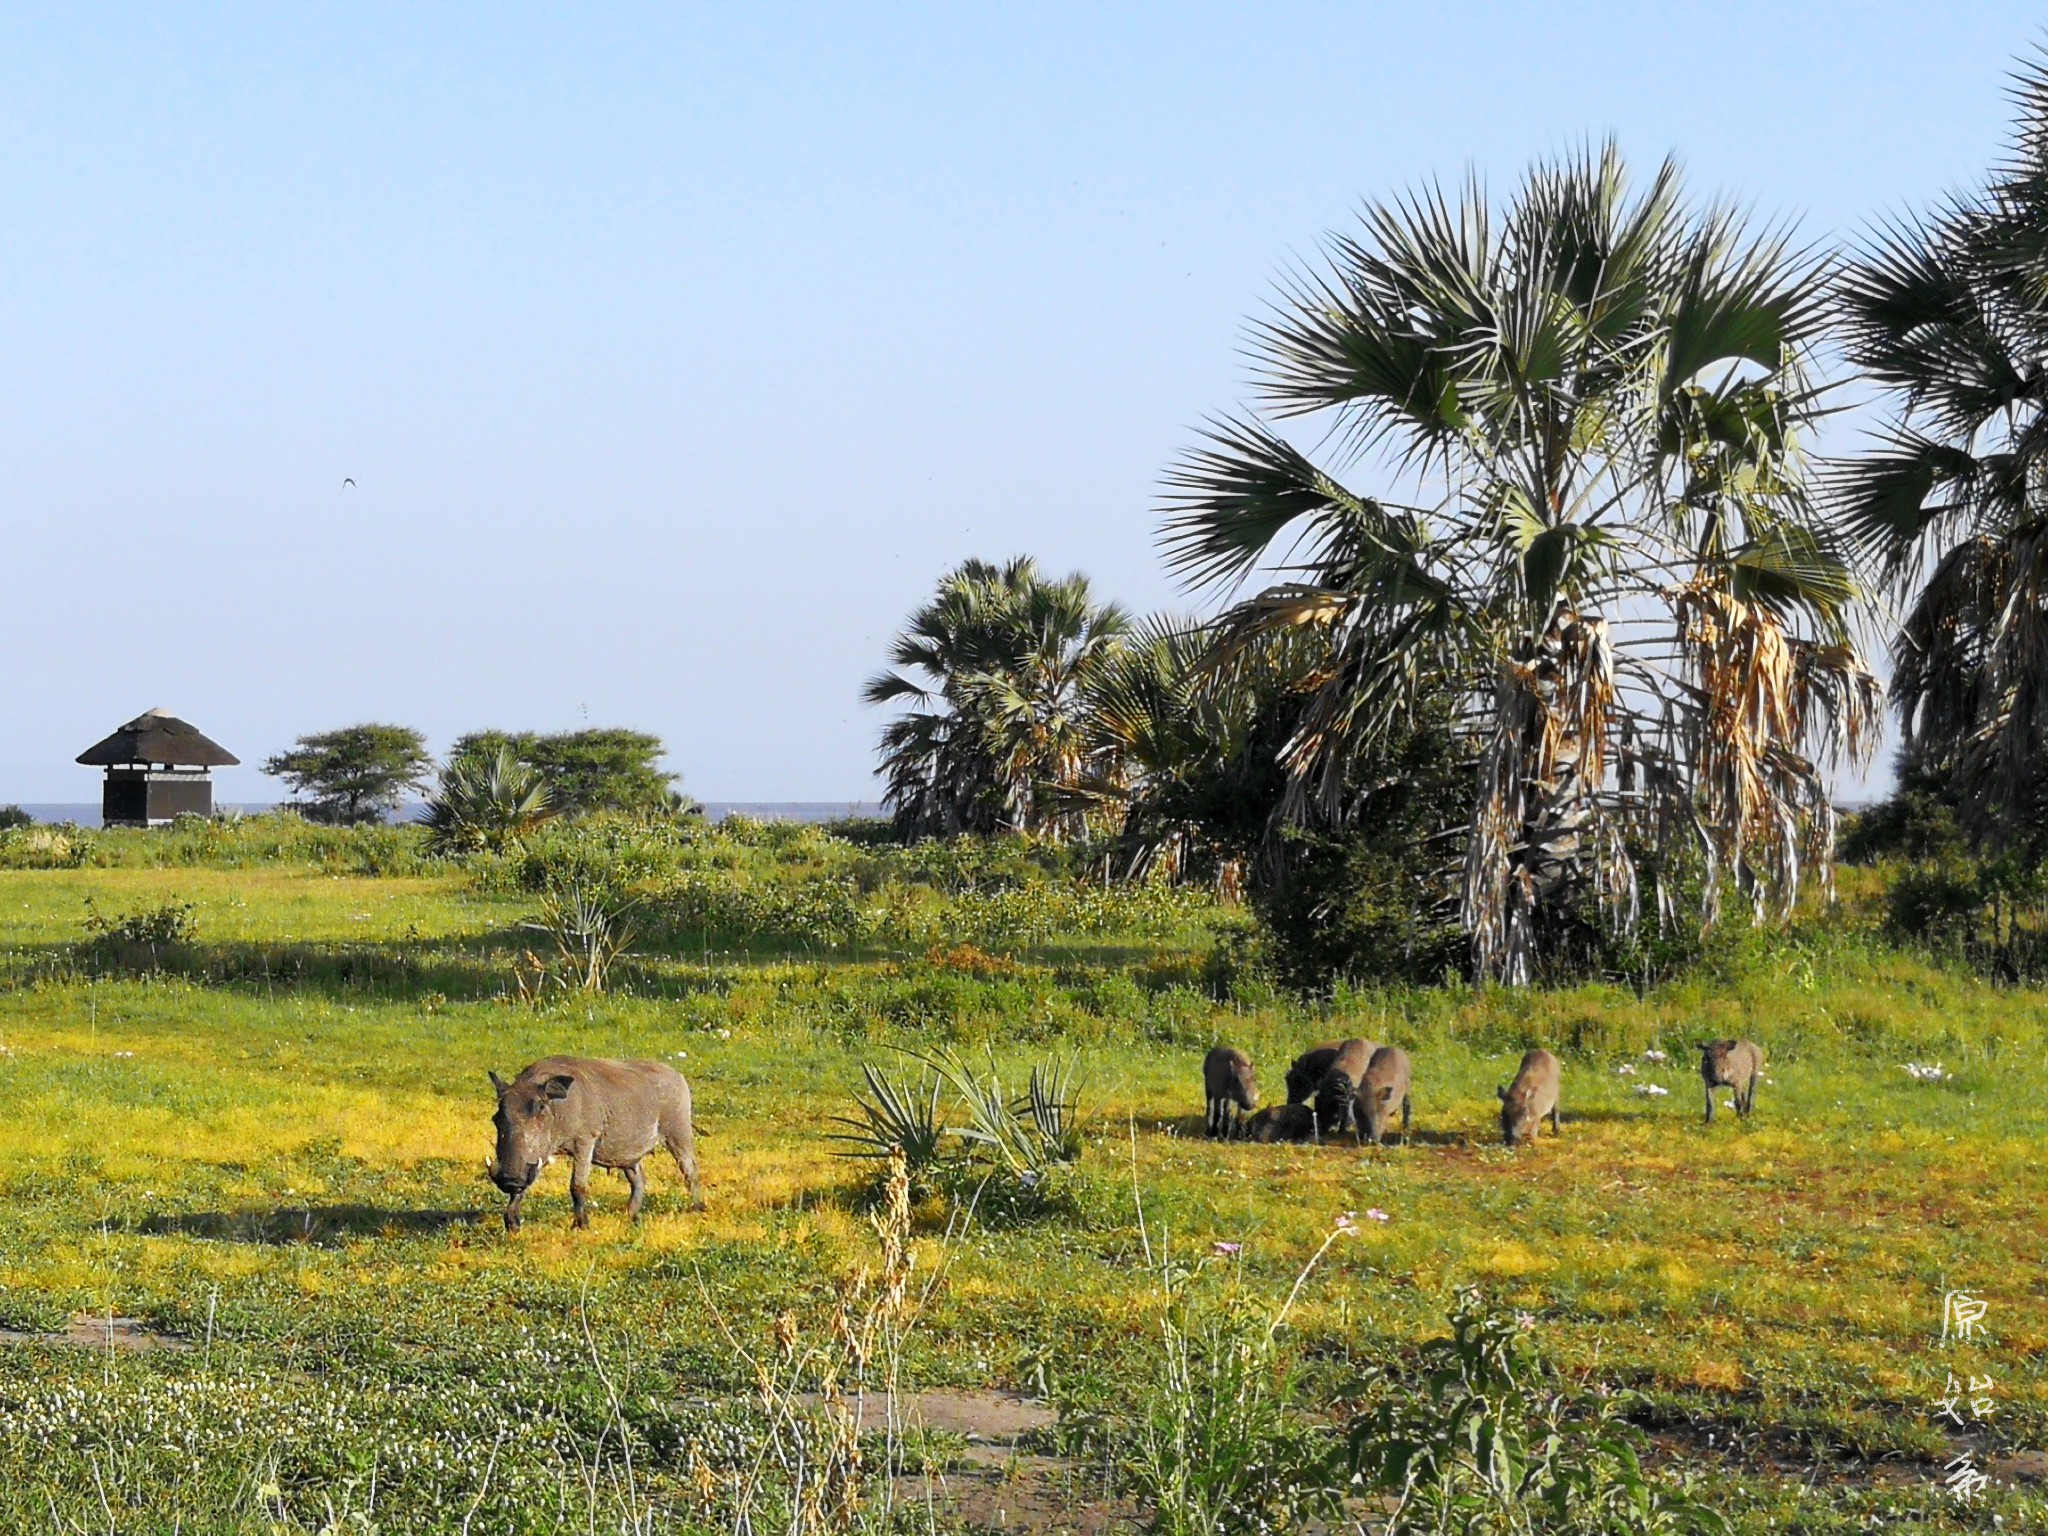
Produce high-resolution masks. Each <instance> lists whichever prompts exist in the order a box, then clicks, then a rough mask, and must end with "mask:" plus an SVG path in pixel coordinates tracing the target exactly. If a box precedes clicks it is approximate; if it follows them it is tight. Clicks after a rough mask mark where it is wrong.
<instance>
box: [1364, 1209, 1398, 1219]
mask: <svg viewBox="0 0 2048 1536" xmlns="http://www.w3.org/2000/svg"><path fill="white" fill-rule="evenodd" d="M1365 1214H1366V1215H1367V1216H1369V1217H1371V1218H1372V1219H1373V1220H1374V1221H1392V1220H1393V1219H1394V1218H1393V1217H1391V1216H1389V1215H1388V1214H1387V1213H1386V1212H1385V1211H1383V1210H1381V1209H1380V1208H1379V1207H1378V1206H1374V1207H1373V1208H1372V1209H1371V1210H1369V1211H1367V1212H1366V1213H1365Z"/></svg>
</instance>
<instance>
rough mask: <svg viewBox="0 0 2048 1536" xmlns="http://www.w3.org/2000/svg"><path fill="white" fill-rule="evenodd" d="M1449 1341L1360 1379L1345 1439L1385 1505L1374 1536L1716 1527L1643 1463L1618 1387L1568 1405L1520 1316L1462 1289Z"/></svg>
mask: <svg viewBox="0 0 2048 1536" xmlns="http://www.w3.org/2000/svg"><path fill="white" fill-rule="evenodd" d="M1450 1323H1451V1333H1450V1336H1449V1337H1448V1338H1441V1339H1434V1340H1431V1341H1430V1342H1429V1343H1427V1344H1425V1345H1423V1346H1422V1357H1421V1360H1420V1362H1419V1369H1417V1370H1414V1371H1404V1372H1401V1373H1399V1374H1398V1375H1397V1374H1396V1373H1394V1372H1392V1371H1388V1370H1381V1371H1378V1372H1375V1373H1373V1375H1372V1376H1371V1377H1370V1378H1369V1379H1368V1382H1367V1391H1368V1392H1369V1393H1370V1394H1371V1395H1372V1396H1374V1397H1376V1398H1377V1399H1378V1401H1377V1404H1376V1406H1375V1407H1374V1408H1373V1409H1372V1410H1371V1411H1370V1412H1368V1413H1365V1414H1363V1415H1361V1416H1360V1417H1359V1418H1358V1419H1357V1420H1356V1421H1355V1422H1354V1423H1353V1425H1352V1427H1351V1430H1350V1435H1349V1470H1350V1471H1351V1472H1352V1473H1354V1474H1355V1475H1357V1476H1359V1477H1360V1478H1362V1479H1363V1480H1364V1482H1365V1483H1366V1485H1367V1486H1368V1487H1372V1488H1375V1489H1377V1490H1378V1491H1379V1492H1380V1493H1382V1494H1383V1495H1386V1496H1387V1497H1388V1498H1390V1499H1392V1500H1393V1501H1394V1506H1393V1511H1392V1513H1391V1514H1390V1515H1389V1516H1388V1518H1387V1522H1386V1525H1385V1527H1384V1530H1385V1536H1424V1533H1432V1536H1434V1533H1440V1532H1443V1531H1451V1530H1455V1531H1461V1532H1469V1533H1473V1536H1547V1533H1551V1532H1556V1533H1565V1532H1571V1533H1580V1532H1583V1533H1586V1536H1592V1533H1596V1532H1597V1533H1601V1536H1626V1533H1642V1536H1649V1533H1654V1532H1673V1533H1678V1532H1688V1531H1716V1532H1725V1531H1727V1530H1728V1529H1729V1527H1728V1523H1727V1521H1725V1520H1724V1519H1722V1517H1721V1516H1720V1515H1718V1514H1715V1513H1714V1512H1713V1511H1711V1510H1709V1509H1706V1508H1704V1507H1703V1506H1701V1505H1699V1504H1697V1503H1695V1502H1693V1500H1692V1499H1691V1498H1690V1497H1688V1496H1687V1495H1686V1494H1684V1493H1682V1492H1679V1491H1676V1490H1673V1489H1669V1488H1666V1487H1661V1486H1659V1485H1658V1484H1656V1483H1655V1482H1653V1481H1652V1480H1651V1478H1650V1477H1649V1475H1648V1474H1647V1473H1645V1472H1644V1470H1643V1456H1644V1453H1645V1452H1646V1451H1647V1450H1648V1448H1649V1447H1648V1441H1647V1439H1646V1437H1645V1436H1644V1435H1643V1433H1642V1431H1641V1430H1639V1429H1637V1428H1635V1427H1634V1426H1633V1425H1631V1424H1630V1423H1628V1422H1627V1420H1625V1419H1624V1418H1623V1417H1622V1410H1623V1408H1624V1407H1625V1406H1626V1405H1627V1404H1628V1403H1629V1402H1630V1401H1631V1400H1632V1395H1631V1394H1627V1393H1615V1392H1603V1393H1601V1394H1599V1395H1598V1396H1596V1397H1595V1398H1594V1399H1593V1400H1592V1401H1591V1402H1590V1403H1587V1402H1575V1401H1573V1400H1571V1399H1570V1398H1568V1397H1567V1396H1566V1395H1565V1394H1564V1392H1563V1391H1562V1390H1561V1389H1560V1387H1559V1384H1558V1383H1557V1381H1556V1380H1555V1378H1554V1376H1553V1375H1552V1373H1551V1372H1550V1371H1549V1370H1548V1369H1547V1368H1546V1367H1545V1366H1544V1364H1543V1362H1542V1360H1541V1359H1540V1358H1539V1357H1538V1355H1537V1352H1536V1347H1535V1342H1534V1339H1533V1338H1532V1336H1531V1331H1530V1324H1529V1322H1528V1320H1526V1319H1524V1318H1521V1317H1503V1316H1500V1315H1497V1314H1495V1313H1493V1312H1491V1311H1490V1310H1488V1308H1487V1307H1486V1305H1485V1302H1484V1300H1483V1298H1482V1297H1481V1296H1480V1295H1479V1293H1478V1292H1477V1291H1475V1290H1471V1289H1469V1288H1468V1289H1463V1290H1460V1291H1459V1293H1458V1300H1457V1304H1456V1306H1455V1307H1453V1309H1452V1311H1451V1314H1450Z"/></svg>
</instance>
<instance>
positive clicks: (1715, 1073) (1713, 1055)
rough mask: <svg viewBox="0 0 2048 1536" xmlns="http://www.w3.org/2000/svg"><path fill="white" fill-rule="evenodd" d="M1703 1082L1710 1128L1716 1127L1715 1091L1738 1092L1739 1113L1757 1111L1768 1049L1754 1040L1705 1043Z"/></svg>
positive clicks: (1709, 1041)
mask: <svg viewBox="0 0 2048 1536" xmlns="http://www.w3.org/2000/svg"><path fill="white" fill-rule="evenodd" d="M1698 1044H1699V1049H1700V1081H1701V1082H1702V1083H1704V1084H1705V1085H1706V1090H1707V1124H1708V1125H1712V1124H1713V1123H1714V1090H1715V1089H1716V1088H1733V1089H1734V1090H1735V1113H1736V1114H1738V1115H1741V1116H1743V1117H1744V1118H1745V1119H1746V1118H1748V1115H1749V1112H1750V1111H1751V1110H1752V1109H1754V1108H1756V1080H1757V1079H1758V1078H1760V1077H1762V1076H1763V1075H1764V1048H1763V1047H1762V1046H1760V1045H1758V1044H1757V1043H1756V1042H1755V1041H1754V1040H1702V1041H1700V1042H1698Z"/></svg>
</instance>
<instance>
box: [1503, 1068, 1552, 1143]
mask: <svg viewBox="0 0 2048 1536" xmlns="http://www.w3.org/2000/svg"><path fill="white" fill-rule="evenodd" d="M1562 1070H1563V1069H1562V1068H1560V1067H1559V1066H1558V1064H1557V1058H1556V1057H1555V1056H1553V1055H1551V1054H1550V1052H1548V1051H1546V1050H1544V1049H1543V1047H1542V1046H1540V1045H1539V1046H1537V1047H1536V1049H1535V1050H1533V1051H1530V1052H1529V1053H1528V1054H1527V1055H1526V1056H1524V1057H1523V1058H1522V1070H1521V1071H1519V1072H1517V1073H1516V1074H1515V1080H1514V1082H1513V1083H1511V1084H1510V1085H1509V1086H1508V1087H1506V1088H1500V1089H1496V1090H1495V1091H1496V1092H1497V1093H1499V1095H1500V1134H1501V1139H1502V1140H1503V1141H1505V1142H1506V1143H1507V1144H1508V1145H1509V1146H1511V1147H1512V1146H1513V1145H1515V1143H1516V1142H1519V1141H1534V1140H1535V1139H1536V1123H1537V1122H1538V1121H1539V1120H1542V1119H1543V1118H1544V1117H1545V1116H1548V1117H1549V1119H1550V1134H1551V1135H1553V1136H1555V1135H1557V1134H1558V1132H1559V1130H1560V1129H1561V1127H1560V1125H1559V1124H1558V1118H1557V1080H1558V1078H1559V1076H1560V1075H1561V1073H1562Z"/></svg>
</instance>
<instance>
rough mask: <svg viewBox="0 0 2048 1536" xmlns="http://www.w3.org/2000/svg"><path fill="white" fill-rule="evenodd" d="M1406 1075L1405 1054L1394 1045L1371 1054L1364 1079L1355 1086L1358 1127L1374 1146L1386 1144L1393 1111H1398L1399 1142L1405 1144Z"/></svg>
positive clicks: (1392, 1119)
mask: <svg viewBox="0 0 2048 1536" xmlns="http://www.w3.org/2000/svg"><path fill="white" fill-rule="evenodd" d="M1410 1074H1411V1068H1410V1064H1409V1061H1408V1053H1407V1052H1406V1051H1404V1050H1402V1049H1401V1047H1399V1046H1398V1045H1383V1046H1381V1047H1380V1048H1379V1049H1378V1050H1376V1051H1374V1052H1373V1053H1372V1060H1371V1061H1370V1062H1369V1063H1367V1065H1366V1069H1365V1079H1364V1081H1362V1082H1361V1083H1359V1085H1358V1124H1359V1128H1360V1129H1361V1130H1362V1131H1363V1132H1364V1133H1365V1139H1366V1140H1367V1141H1369V1142H1371V1143H1372V1144H1373V1145H1374V1146H1381V1147H1383V1146H1385V1145H1386V1144H1387V1132H1388V1131H1389V1130H1391V1129H1393V1124H1394V1111H1395V1110H1396V1109H1398V1110H1400V1111H1401V1138H1402V1140H1404V1141H1405V1140H1407V1137H1408V1119H1409V1107H1410V1106H1409V1100H1408V1089H1409V1081H1410Z"/></svg>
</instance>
